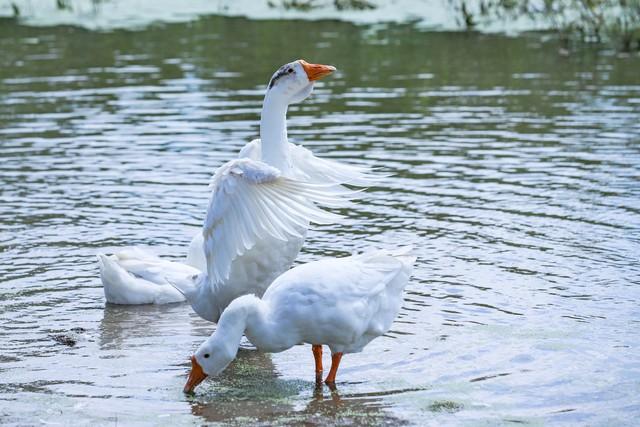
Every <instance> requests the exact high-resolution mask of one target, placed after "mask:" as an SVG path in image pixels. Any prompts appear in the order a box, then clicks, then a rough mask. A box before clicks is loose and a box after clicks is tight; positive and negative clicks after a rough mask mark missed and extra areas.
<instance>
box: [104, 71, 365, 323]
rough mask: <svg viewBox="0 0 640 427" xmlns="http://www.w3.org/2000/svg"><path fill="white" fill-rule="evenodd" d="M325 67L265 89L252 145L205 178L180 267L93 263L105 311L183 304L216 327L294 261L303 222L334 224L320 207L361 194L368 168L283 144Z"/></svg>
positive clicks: (157, 261)
mask: <svg viewBox="0 0 640 427" xmlns="http://www.w3.org/2000/svg"><path fill="white" fill-rule="evenodd" d="M334 70H335V68H334V67H332V66H328V65H320V64H310V63H307V62H306V61H304V60H298V61H294V62H291V63H288V64H285V65H283V66H282V67H280V68H279V69H278V70H277V71H276V73H275V74H274V75H273V77H272V78H271V80H270V81H269V85H268V88H267V93H266V95H265V99H264V103H263V108H262V114H261V120H260V139H257V140H254V141H252V142H250V143H249V144H247V145H246V146H245V147H244V148H243V149H242V150H241V152H240V155H239V158H238V159H235V160H232V161H229V162H227V163H226V164H224V165H222V166H221V167H220V168H218V170H217V171H216V172H215V174H214V176H213V178H212V181H211V185H210V189H211V197H210V200H209V206H208V210H207V215H206V219H205V221H204V226H203V229H202V233H199V234H198V235H196V237H195V238H194V239H193V241H192V242H191V245H190V247H189V255H188V257H187V262H186V263H184V264H183V263H177V262H171V261H166V260H163V259H161V258H159V257H157V256H155V255H152V254H150V253H148V252H146V251H143V250H141V249H136V248H134V249H126V250H123V251H120V252H118V253H116V254H114V255H111V256H107V255H102V254H101V255H99V256H98V258H99V264H100V273H101V279H102V283H103V286H104V292H105V297H106V299H107V301H108V302H110V303H114V304H149V303H155V304H163V303H170V302H178V301H183V300H184V299H185V298H186V300H187V301H189V303H190V304H191V306H192V307H193V309H194V310H195V311H196V313H198V314H199V315H200V316H201V317H202V318H204V319H207V320H209V321H212V322H216V321H217V320H218V319H219V317H220V315H221V313H222V311H223V310H224V308H225V307H226V306H227V305H228V304H229V303H230V302H231V301H233V299H235V298H237V297H239V296H242V295H246V294H255V295H258V296H260V295H262V294H263V293H264V291H265V290H266V288H267V287H268V286H269V284H270V283H271V282H272V281H273V280H274V279H275V278H276V277H278V276H279V275H280V274H282V273H283V272H285V271H286V270H288V269H289V268H290V267H291V265H292V263H293V261H294V260H295V258H296V256H297V255H298V253H299V251H300V249H301V247H302V244H303V242H304V238H305V236H306V232H307V229H308V228H309V224H310V222H314V223H321V224H322V223H331V222H334V221H335V220H336V219H337V215H335V214H332V213H330V212H328V211H326V210H324V209H323V208H322V206H329V207H332V206H333V207H337V206H344V205H345V203H346V202H347V201H348V200H349V199H351V198H352V197H353V195H354V191H352V190H350V189H348V188H346V187H344V186H343V184H348V185H352V186H369V185H371V184H372V183H374V182H375V181H376V180H377V177H376V176H374V175H372V174H371V173H370V171H369V169H368V168H364V167H358V166H353V165H347V164H344V163H341V162H337V161H334V160H329V159H321V158H319V157H316V156H314V155H313V153H311V151H309V150H307V149H306V148H304V147H302V146H298V145H295V144H292V143H290V142H289V141H288V138H287V125H286V114H287V108H288V106H289V105H290V104H293V103H297V102H300V101H302V100H304V99H305V98H307V97H308V96H309V95H310V94H311V91H312V90H313V85H314V82H316V81H317V80H319V79H320V78H322V77H325V76H327V75H329V74H331V73H332V72H333V71H334Z"/></svg>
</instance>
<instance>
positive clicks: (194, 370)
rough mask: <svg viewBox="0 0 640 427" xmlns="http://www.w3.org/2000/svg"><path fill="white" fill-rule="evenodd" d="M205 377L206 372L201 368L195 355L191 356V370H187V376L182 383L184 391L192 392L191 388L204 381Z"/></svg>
mask: <svg viewBox="0 0 640 427" xmlns="http://www.w3.org/2000/svg"><path fill="white" fill-rule="evenodd" d="M205 378H207V374H205V373H204V371H203V370H202V366H200V364H199V363H198V361H197V360H196V357H195V356H191V372H189V378H188V379H187V383H186V384H185V385H184V392H185V393H193V389H194V388H196V387H197V386H198V384H200V383H201V382H202V381H204V379H205Z"/></svg>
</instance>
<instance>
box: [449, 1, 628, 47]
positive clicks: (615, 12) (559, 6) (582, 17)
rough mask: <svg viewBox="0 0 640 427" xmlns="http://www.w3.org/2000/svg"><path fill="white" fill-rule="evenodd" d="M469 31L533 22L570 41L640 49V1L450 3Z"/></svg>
mask: <svg viewBox="0 0 640 427" xmlns="http://www.w3.org/2000/svg"><path fill="white" fill-rule="evenodd" d="M449 2H450V4H451V6H452V8H453V9H454V10H455V11H456V12H457V13H458V14H459V20H460V21H461V23H462V24H463V25H464V26H465V27H466V28H467V29H474V28H476V27H477V26H479V24H480V23H486V22H487V21H495V20H514V19H522V18H524V19H530V20H532V21H534V22H536V23H538V24H539V25H540V26H541V28H551V29H553V30H555V31H557V32H558V33H560V34H561V35H562V37H563V39H564V40H565V41H567V42H569V41H571V40H580V41H584V42H590V43H601V42H603V41H609V42H613V43H618V44H619V46H620V48H621V49H622V50H626V51H628V50H633V49H640V0H479V1H478V0H474V1H470V0H449Z"/></svg>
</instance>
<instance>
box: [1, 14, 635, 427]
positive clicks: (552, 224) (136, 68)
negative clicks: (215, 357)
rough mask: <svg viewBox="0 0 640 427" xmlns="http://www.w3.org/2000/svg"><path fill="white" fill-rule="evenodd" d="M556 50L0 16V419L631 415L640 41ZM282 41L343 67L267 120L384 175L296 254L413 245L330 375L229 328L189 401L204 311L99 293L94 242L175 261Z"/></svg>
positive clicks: (328, 32) (218, 22)
mask: <svg viewBox="0 0 640 427" xmlns="http://www.w3.org/2000/svg"><path fill="white" fill-rule="evenodd" d="M557 49H558V46H557V45H556V42H555V41H554V40H545V39H544V38H541V37H540V36H524V37H518V38H506V37H497V36H483V35H476V34H446V33H440V34H433V33H423V32H420V31H418V30H416V29H415V28H413V27H412V26H368V27H357V26H353V25H350V24H344V23H337V22H293V21H291V22H286V21H280V22H278V21H272V22H269V21H265V22H251V21H246V20H242V19H230V18H206V19H202V20H200V21H197V22H195V23H191V24H175V25H167V26H160V25H158V26H154V27H151V28H149V29H146V30H143V31H116V32H111V33H97V32H87V31H84V30H80V29H75V28H70V27H55V28H39V29H35V28H27V27H21V26H17V25H15V24H13V23H11V22H9V21H3V22H2V23H1V24H0V51H1V52H2V55H0V101H1V102H0V176H1V178H0V184H1V187H0V188H1V189H0V344H1V347H2V350H1V351H0V422H2V423H3V424H39V423H42V424H50V423H51V424H55V423H59V424H68V423H74V424H107V425H114V424H117V423H120V424H125V425H133V424H136V423H155V424H167V425H169V424H171V425H183V424H187V425H188V424H202V423H205V422H217V421H222V422H224V421H233V422H260V423H264V424H273V423H279V424H294V423H296V422H299V421H302V420H306V421H308V422H310V423H312V424H318V425H323V424H326V423H330V424H331V423H336V424H340V423H355V424H361V423H372V424H382V423H388V424H400V423H408V424H431V425H440V424H457V425H483V424H486V425H496V424H510V423H523V424H539V423H554V424H566V425H575V424H590V425H621V424H632V423H634V422H637V417H638V416H640V400H638V394H639V393H640V352H639V349H638V345H639V342H640V335H639V334H638V330H640V308H639V307H640V306H639V302H640V301H639V299H640V287H639V286H640V264H639V258H640V233H639V232H640V78H639V77H638V76H639V74H638V69H640V58H638V57H622V56H618V55H616V54H614V53H612V52H607V51H604V52H603V51H597V50H591V49H589V50H585V51H578V52H575V53H574V54H572V55H571V56H568V57H564V56H560V55H558V54H556V51H557ZM298 57H304V58H307V59H309V60H312V61H316V62H325V63H331V64H334V65H336V66H337V67H338V68H339V72H338V73H336V75H334V76H333V77H331V78H329V79H327V80H326V81H323V82H322V83H321V84H319V85H318V86H317V88H316V91H315V93H314V95H313V96H312V97H311V98H310V99H309V100H307V101H306V102H305V103H304V104H301V105H299V106H295V107H292V108H291V110H290V115H289V116H290V117H289V129H290V131H289V134H290V138H291V139H292V140H293V141H295V142H298V143H303V144H304V145H306V146H307V147H309V148H311V149H312V150H313V151H314V152H315V153H317V154H319V155H323V156H327V157H332V158H338V159H341V160H343V161H345V162H350V163H355V164H367V165H372V166H375V167H379V168H381V169H382V170H384V171H385V172H388V173H392V174H393V176H392V177H390V178H388V179H386V180H385V182H384V184H383V185H382V186H380V187H375V188H371V189H369V190H368V191H367V193H366V194H364V197H363V199H362V200H361V201H359V202H358V203H357V204H356V205H355V206H354V207H353V208H352V209H350V210H348V211H345V212H344V213H345V214H346V215H348V217H349V220H348V221H347V223H345V224H342V225H338V226H323V227H317V228H316V229H315V230H314V231H313V232H312V233H311V234H310V236H309V239H308V241H307V244H306V246H305V248H304V250H303V254H302V255H301V257H300V261H301V262H305V261H310V260H313V259H317V258H319V257H321V256H333V255H341V254H346V253H349V252H351V251H355V250H360V249H364V248H366V247H368V246H370V245H375V246H384V247H391V246H396V245H399V244H406V243H413V244H414V245H415V246H416V249H417V252H418V255H419V256H420V259H419V264H418V266H417V268H416V271H415V275H414V278H413V280H412V281H411V283H410V285H409V286H408V290H407V292H406V295H405V304H404V306H403V308H402V311H401V314H400V316H399V317H398V319H397V322H396V323H395V324H394V326H393V328H392V330H391V331H390V332H389V333H388V334H387V335H386V336H384V337H382V338H380V339H378V340H376V341H374V342H373V343H372V344H371V345H370V346H368V347H367V348H366V349H365V351H364V352H363V353H361V354H357V355H348V356H345V358H344V359H343V364H342V367H341V371H340V375H339V380H340V382H339V384H338V390H337V392H336V393H330V392H329V390H327V389H326V388H325V389H324V390H322V389H320V390H317V389H315V387H314V384H313V378H314V376H313V363H312V360H313V359H312V355H311V351H310V348H309V347H308V346H307V347H303V346H299V347H295V348H293V349H291V350H289V351H287V352H284V353H280V354H274V355H265V354H260V353H257V352H255V351H252V350H251V349H250V348H249V346H248V345H247V346H246V347H247V348H246V349H245V350H242V351H241V352H240V355H239V357H238V359H237V361H236V362H234V364H233V365H232V366H231V367H230V368H229V369H228V370H227V371H226V372H225V373H224V374H223V375H222V377H221V378H219V379H215V380H213V381H208V382H206V383H205V384H204V385H203V386H201V387H200V388H199V389H198V393H197V395H196V396H195V397H186V396H184V395H183V394H182V391H181V390H182V386H183V384H184V381H185V378H186V372H187V357H188V356H189V355H190V353H191V352H192V351H193V350H194V349H195V348H196V347H197V345H199V343H200V342H202V341H203V339H204V338H205V337H206V336H207V335H209V334H210V333H211V332H212V329H213V326H212V325H211V324H208V323H207V322H204V321H201V320H199V319H198V318H197V316H195V315H194V314H193V313H192V312H191V309H190V308H189V307H188V306H187V305H184V304H177V305H169V306H162V307H153V306H147V307H119V306H105V303H104V297H103V293H102V288H101V284H100V281H99V278H98V270H97V264H96V258H95V255H96V254H97V253H98V252H101V251H107V252H111V251H114V250H116V249H117V248H120V247H123V246H126V245H143V246H149V247H152V248H153V249H154V251H155V252H156V253H158V254H160V255H162V256H164V257H167V258H170V259H176V260H179V259H182V257H183V256H184V255H185V252H186V245H187V244H188V242H189V240H190V239H191V236H192V235H193V234H194V233H196V232H197V227H198V226H199V224H200V223H201V220H202V217H203V214H204V210H205V204H206V199H207V196H208V194H207V183H208V179H209V176H210V175H211V173H212V172H213V171H214V170H215V168H216V167H217V166H218V165H220V164H221V163H222V162H223V161H225V160H228V159H230V158H231V157H234V156H235V155H236V153H237V151H238V150H239V149H240V147H241V146H242V145H243V144H245V143H246V142H247V141H249V140H250V139H252V138H254V137H256V136H257V134H258V116H259V112H260V106H261V101H262V96H263V92H264V88H265V85H266V82H267V80H268V78H269V77H270V75H271V73H272V72H273V70H274V69H276V68H277V67H278V66H279V65H281V64H282V63H284V62H287V61H290V60H292V59H295V58H298ZM61 335H63V336H64V337H65V338H70V339H72V340H74V341H75V345H74V346H68V345H65V344H64V343H60V342H59V341H61V339H60V336H61ZM62 341H64V340H62ZM67 344H71V342H68V341H67Z"/></svg>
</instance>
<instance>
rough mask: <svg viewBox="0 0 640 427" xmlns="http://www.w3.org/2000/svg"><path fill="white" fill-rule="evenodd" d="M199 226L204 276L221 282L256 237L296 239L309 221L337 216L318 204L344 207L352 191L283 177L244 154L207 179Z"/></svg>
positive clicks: (327, 220)
mask: <svg viewBox="0 0 640 427" xmlns="http://www.w3.org/2000/svg"><path fill="white" fill-rule="evenodd" d="M211 189H212V192H211V197H210V199H209V209H208V210H207V215H206V219H205V224H204V228H203V231H202V232H203V237H204V242H205V243H204V248H205V255H206V259H207V274H208V276H209V281H210V283H211V284H212V285H213V286H217V285H218V284H220V283H222V282H224V281H225V280H226V279H227V278H228V277H229V273H230V271H231V265H232V263H233V261H234V260H235V259H236V258H237V257H239V256H241V255H243V254H244V253H246V252H247V251H248V250H250V249H251V248H252V247H254V246H255V244H256V243H257V242H258V241H259V240H260V239H264V238H266V237H273V238H276V239H279V240H282V241H288V240H289V239H291V238H292V237H295V238H300V237H302V236H303V235H304V230H306V229H307V228H308V225H309V222H315V223H321V224H328V223H332V222H335V221H336V220H338V219H340V218H341V217H340V216H339V215H336V214H334V213H331V212H327V211H325V210H323V209H322V208H320V207H319V206H318V205H319V204H323V205H330V206H338V205H344V203H345V201H346V200H348V199H350V198H351V197H352V196H353V194H355V192H353V191H351V190H347V189H344V188H341V187H339V186H336V185H335V183H334V182H328V183H327V184H326V185H320V184H317V183H308V182H303V181H300V180H295V179H292V178H287V177H283V176H281V175H280V171H279V170H278V169H275V168H273V167H271V166H269V165H267V164H265V163H262V162H260V161H257V160H252V159H249V158H243V159H236V160H232V161H230V162H228V163H226V164H225V165H223V166H222V167H220V168H219V169H218V170H217V171H216V174H215V175H214V177H213V179H212V181H211Z"/></svg>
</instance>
